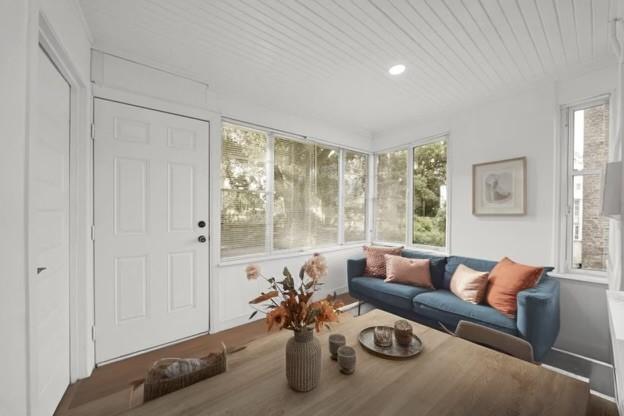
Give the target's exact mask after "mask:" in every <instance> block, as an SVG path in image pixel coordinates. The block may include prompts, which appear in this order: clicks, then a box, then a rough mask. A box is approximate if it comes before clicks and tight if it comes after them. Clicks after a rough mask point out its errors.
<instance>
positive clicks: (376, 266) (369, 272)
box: [364, 246, 403, 278]
mask: <svg viewBox="0 0 624 416" xmlns="http://www.w3.org/2000/svg"><path fill="white" fill-rule="evenodd" d="M401 250H403V247H376V246H364V254H365V255H366V266H365V267H364V276H371V277H382V278H385V277H386V259H385V258H384V255H386V254H391V255H395V256H399V255H401Z"/></svg>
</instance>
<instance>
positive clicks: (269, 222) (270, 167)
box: [265, 133, 275, 255]
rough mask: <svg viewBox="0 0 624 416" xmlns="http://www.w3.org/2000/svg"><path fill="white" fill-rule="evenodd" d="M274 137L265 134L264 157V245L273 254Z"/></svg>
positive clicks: (270, 134) (271, 134)
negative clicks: (265, 205) (265, 146)
mask: <svg viewBox="0 0 624 416" xmlns="http://www.w3.org/2000/svg"><path fill="white" fill-rule="evenodd" d="M274 150H275V138H274V136H273V133H268V134H267V157H266V190H267V192H266V204H267V207H266V231H265V238H266V240H265V245H266V248H267V251H268V254H269V255H270V254H273V198H274V195H275V181H274V178H273V176H274V173H273V172H274V171H275V151H274Z"/></svg>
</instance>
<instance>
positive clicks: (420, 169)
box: [412, 140, 446, 247]
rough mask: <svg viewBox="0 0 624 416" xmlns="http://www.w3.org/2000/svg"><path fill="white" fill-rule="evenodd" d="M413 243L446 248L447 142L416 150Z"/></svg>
mask: <svg viewBox="0 0 624 416" xmlns="http://www.w3.org/2000/svg"><path fill="white" fill-rule="evenodd" d="M413 174H414V179H413V191H414V193H413V215H414V219H413V233H412V243H413V244H416V245H425V246H432V247H446V141H444V140H441V141H436V142H434V143H429V144H425V145H422V146H416V147H414V171H413Z"/></svg>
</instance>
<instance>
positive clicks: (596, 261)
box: [564, 100, 609, 272]
mask: <svg viewBox="0 0 624 416" xmlns="http://www.w3.org/2000/svg"><path fill="white" fill-rule="evenodd" d="M566 113H567V117H568V120H569V122H568V131H569V135H568V137H569V139H568V141H567V143H566V146H565V147H564V149H566V151H565V152H564V154H565V161H564V166H566V168H567V186H565V187H564V188H565V189H564V193H565V204H564V206H565V207H568V208H567V216H566V217H567V227H566V238H565V240H566V241H567V242H568V243H567V246H566V249H565V253H566V255H565V257H566V262H565V263H566V264H565V267H566V268H567V269H569V270H585V271H594V272H604V271H606V269H607V254H608V240H609V222H608V220H607V219H606V218H604V217H602V216H601V215H600V206H601V194H602V191H601V182H602V178H601V175H602V172H603V169H604V167H605V165H606V163H607V161H608V157H609V103H608V101H607V100H601V101H598V102H596V101H594V102H591V103H587V104H584V105H581V106H576V107H570V108H568V109H567V110H566Z"/></svg>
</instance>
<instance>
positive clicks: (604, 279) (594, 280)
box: [548, 272, 609, 286]
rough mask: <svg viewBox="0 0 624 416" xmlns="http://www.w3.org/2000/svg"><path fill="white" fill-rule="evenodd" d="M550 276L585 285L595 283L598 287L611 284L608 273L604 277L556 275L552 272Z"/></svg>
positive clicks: (574, 274)
mask: <svg viewBox="0 0 624 416" xmlns="http://www.w3.org/2000/svg"><path fill="white" fill-rule="evenodd" d="M548 275H549V276H552V277H556V278H558V279H564V280H576V281H577V282H584V283H593V284H597V285H605V286H607V285H608V284H609V280H608V278H607V275H606V273H605V274H604V275H591V274H582V273H556V272H550V273H548Z"/></svg>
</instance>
